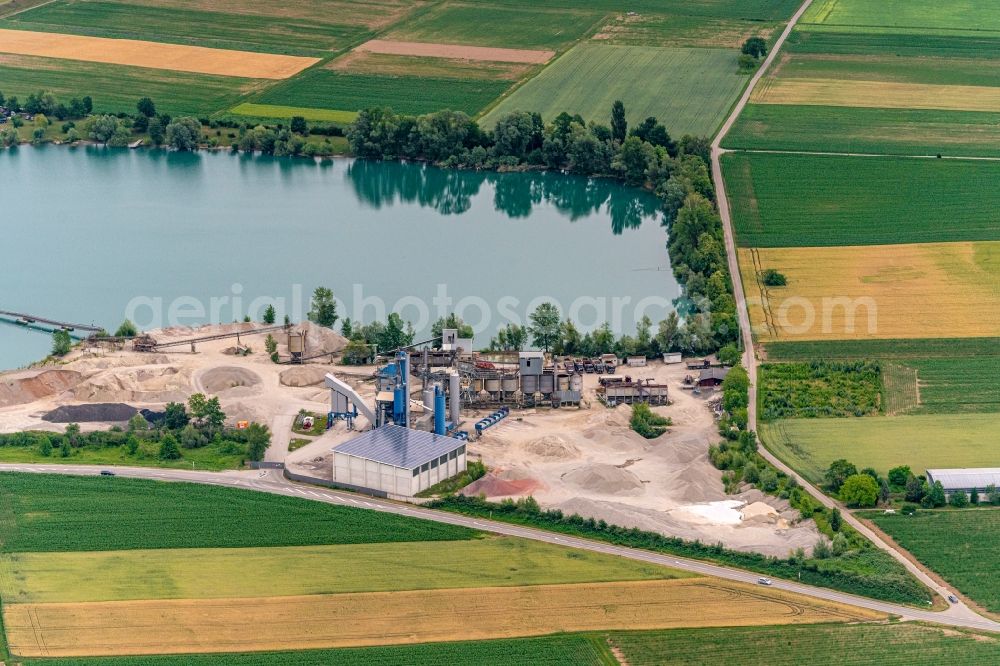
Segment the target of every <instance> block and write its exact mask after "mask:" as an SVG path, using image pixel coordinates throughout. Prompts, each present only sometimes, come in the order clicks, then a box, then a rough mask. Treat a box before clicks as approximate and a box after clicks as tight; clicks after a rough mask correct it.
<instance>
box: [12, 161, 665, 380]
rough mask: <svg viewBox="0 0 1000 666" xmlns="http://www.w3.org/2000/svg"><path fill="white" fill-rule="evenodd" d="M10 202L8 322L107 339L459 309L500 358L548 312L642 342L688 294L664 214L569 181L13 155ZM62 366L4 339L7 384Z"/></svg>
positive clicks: (15, 333)
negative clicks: (321, 301) (668, 245)
mask: <svg viewBox="0 0 1000 666" xmlns="http://www.w3.org/2000/svg"><path fill="white" fill-rule="evenodd" d="M0 192H2V205H0V231H2V239H3V242H2V246H0V247H2V250H0V257H2V268H0V309H2V310H15V311H23V312H29V313H32V314H38V315H43V316H48V317H53V318H56V319H61V320H69V321H76V322H80V323H96V324H98V325H101V326H105V327H107V328H110V329H113V328H115V327H116V326H117V325H118V324H119V323H120V322H121V320H122V319H123V318H125V317H126V316H129V317H132V318H133V319H134V320H135V321H136V322H137V324H139V326H140V327H143V328H153V327H157V326H161V325H176V324H181V325H192V324H197V323H205V322H208V321H233V320H234V319H242V318H243V316H244V315H245V314H250V315H251V316H253V317H255V318H257V317H258V316H259V313H260V311H261V310H262V309H263V307H264V306H265V305H266V304H267V303H268V302H271V301H272V300H273V301H274V302H275V303H277V309H278V312H279V317H280V316H281V315H282V314H283V313H284V312H287V313H289V315H290V316H291V317H292V319H293V320H299V319H300V318H302V317H304V315H305V312H306V311H307V310H308V295H309V294H310V293H311V292H312V290H313V289H314V288H315V287H316V286H318V285H323V286H329V287H331V288H332V289H333V290H334V293H335V295H336V296H337V297H338V299H340V300H341V301H342V304H341V307H340V312H341V316H343V315H344V314H346V315H348V316H351V317H352V318H354V319H355V320H357V319H359V318H360V319H364V320H371V319H372V318H374V317H379V318H384V316H385V313H386V312H387V311H391V310H393V309H396V310H399V311H400V312H401V313H402V314H403V316H404V318H406V319H409V320H411V321H413V322H414V324H415V325H416V326H417V328H418V330H420V332H421V333H426V332H427V330H428V329H429V326H430V321H433V319H436V318H437V317H438V316H439V314H440V313H441V312H446V311H450V310H453V309H455V310H457V311H459V312H460V314H462V315H463V316H464V317H465V319H466V320H467V321H469V322H470V323H473V324H474V325H475V326H476V328H477V344H486V343H487V342H488V339H489V336H490V335H492V334H493V333H494V332H495V330H496V328H497V327H498V326H502V325H503V324H505V323H506V322H507V321H510V320H513V321H515V322H518V321H519V320H521V321H523V320H524V319H525V318H526V313H527V312H528V311H530V310H531V309H533V308H534V307H535V305H537V304H538V303H539V302H541V301H542V300H553V301H554V302H557V303H559V304H560V306H561V307H562V308H563V309H564V311H568V312H570V313H571V314H573V315H574V318H575V319H577V320H579V321H580V322H581V328H582V329H584V330H587V329H590V328H593V327H594V325H595V324H596V323H598V322H602V321H604V320H605V319H610V320H611V321H612V322H613V323H614V327H615V328H616V329H618V330H620V331H625V332H629V331H632V330H634V326H635V320H636V318H637V315H638V316H641V313H642V308H644V311H645V312H647V313H648V314H649V315H650V316H651V317H652V318H653V319H654V320H659V319H661V318H662V317H663V316H665V314H666V312H668V311H669V310H670V309H671V305H670V301H671V300H672V299H674V298H676V297H677V296H678V294H679V288H678V286H677V284H676V282H675V281H674V279H673V276H672V274H671V272H670V264H669V259H668V257H667V254H666V250H665V248H664V245H665V241H666V233H665V231H664V230H663V228H662V227H661V226H660V224H659V215H658V213H657V203H656V200H655V199H654V198H653V197H652V196H650V195H646V194H644V193H642V192H638V191H636V190H631V189H627V188H624V187H621V186H619V185H616V184H614V183H610V182H605V181H596V180H590V179H585V178H578V177H573V176H565V175H560V174H493V173H490V174H485V173H474V172H460V171H444V170H439V169H434V168H430V167H425V166H422V165H407V164H397V163H381V162H367V161H361V160H358V161H355V160H334V161H325V162H313V161H311V160H300V159H275V158H264V157H246V156H234V155H230V154H221V153H213V154H209V153H198V154H181V153H168V152H162V151H146V150H138V151H127V150H112V149H103V148H95V147H79V148H67V147H57V146H52V147H44V148H26V147H21V148H18V149H15V150H8V151H0ZM637 306H638V307H639V308H640V310H639V311H637ZM338 325H339V324H338ZM50 346H51V338H50V336H48V335H47V334H41V333H37V332H32V331H26V330H24V329H22V328H20V327H16V326H13V325H0V368H10V367H17V366H20V365H23V364H26V363H28V362H31V361H33V360H36V359H38V358H39V357H41V356H44V355H45V354H46V353H47V352H48V350H49V348H50Z"/></svg>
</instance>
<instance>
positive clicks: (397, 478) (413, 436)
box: [333, 424, 466, 497]
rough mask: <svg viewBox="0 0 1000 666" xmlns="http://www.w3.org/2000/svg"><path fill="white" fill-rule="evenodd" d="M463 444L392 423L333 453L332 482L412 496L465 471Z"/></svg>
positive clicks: (372, 490)
mask: <svg viewBox="0 0 1000 666" xmlns="http://www.w3.org/2000/svg"><path fill="white" fill-rule="evenodd" d="M465 446H466V442H465V441H463V440H459V439H455V438H453V437H446V436H443V435H435V434H434V433H432V432H425V431H423V430H413V429H412V428H404V427H402V426H398V425H395V424H390V425H384V426H382V427H381V428H376V429H374V430H369V431H368V432H365V433H362V434H360V435H358V436H357V437H355V438H354V439H352V440H350V441H347V442H344V443H343V444H340V445H339V446H337V447H335V448H334V449H333V481H334V483H336V484H338V485H342V486H347V487H351V488H356V489H358V490H362V491H368V492H375V493H378V494H388V495H401V496H406V497H412V496H413V495H416V494H417V493H419V492H420V491H422V490H426V489H427V488H430V487H431V486H433V485H434V484H436V483H440V482H441V481H444V480H445V479H448V478H451V477H453V476H455V475H456V474H459V473H461V472H464V471H465V466H466V450H465Z"/></svg>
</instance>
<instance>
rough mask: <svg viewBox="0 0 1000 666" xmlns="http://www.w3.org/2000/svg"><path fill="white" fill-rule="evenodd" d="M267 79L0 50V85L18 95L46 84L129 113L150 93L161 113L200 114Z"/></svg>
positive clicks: (62, 94) (98, 107)
mask: <svg viewBox="0 0 1000 666" xmlns="http://www.w3.org/2000/svg"><path fill="white" fill-rule="evenodd" d="M268 83H270V82H265V81H259V80H254V79H238V78H233V77H228V76H211V75H206V74H187V73H183V72H171V71H167V70H156V69H144V68H141V67H125V66H121V65H105V64H99V63H88V62H76V61H72V60H53V59H49V58H35V57H30V56H0V91H2V92H3V94H4V95H5V96H7V97H10V96H12V95H13V96H17V97H18V98H20V99H21V100H22V101H23V100H24V99H25V98H26V97H27V96H28V95H29V94H31V93H37V92H38V91H39V90H48V91H51V92H52V93H54V94H55V95H56V96H57V97H58V98H59V99H60V100H63V101H64V102H65V101H68V100H69V99H70V98H71V97H83V96H84V95H89V96H91V97H92V98H93V100H94V110H95V112H97V113H119V112H125V113H135V103H136V101H137V100H138V99H139V98H140V97H151V98H152V99H153V100H154V101H155V102H156V108H157V110H158V111H160V112H162V113H168V114H171V115H174V116H182V115H194V116H199V117H204V116H207V115H209V114H210V113H212V112H213V111H215V110H217V109H219V108H224V107H227V106H230V105H232V104H233V103H234V102H235V101H236V100H237V99H239V98H240V96H241V95H243V94H246V93H250V92H253V91H255V90H259V89H260V88H262V87H263V86H265V85H267V84H268Z"/></svg>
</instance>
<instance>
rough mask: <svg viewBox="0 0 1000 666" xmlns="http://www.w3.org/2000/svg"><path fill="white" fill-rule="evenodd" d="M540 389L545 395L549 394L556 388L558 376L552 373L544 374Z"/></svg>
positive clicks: (539, 385)
mask: <svg viewBox="0 0 1000 666" xmlns="http://www.w3.org/2000/svg"><path fill="white" fill-rule="evenodd" d="M538 390H539V391H541V392H542V393H543V394H544V395H548V394H550V393H552V392H553V391H555V390H556V378H555V376H554V375H553V374H552V373H545V374H544V375H542V377H541V380H540V381H539V383H538Z"/></svg>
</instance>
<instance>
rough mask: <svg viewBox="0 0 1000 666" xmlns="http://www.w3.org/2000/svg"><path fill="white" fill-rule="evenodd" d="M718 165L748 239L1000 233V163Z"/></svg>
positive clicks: (752, 158) (767, 158) (796, 241)
mask: <svg viewBox="0 0 1000 666" xmlns="http://www.w3.org/2000/svg"><path fill="white" fill-rule="evenodd" d="M722 164H723V170H724V172H725V178H726V184H727V185H728V187H729V189H730V198H731V199H732V201H733V223H734V225H735V227H736V235H737V240H738V242H739V244H740V245H743V246H749V247H793V246H835V245H881V244H895V243H930V242H940V241H961V240H1000V225H998V224H997V219H996V202H997V200H998V198H1000V163H994V162H976V161H971V160H934V159H916V158H905V157H848V156H829V155H823V156H818V155H793V154H785V155H777V154H746V153H730V154H727V155H724V156H723V159H722Z"/></svg>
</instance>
